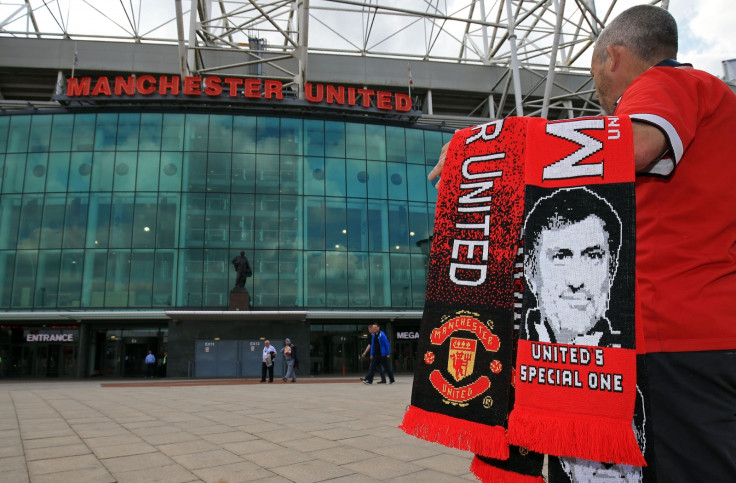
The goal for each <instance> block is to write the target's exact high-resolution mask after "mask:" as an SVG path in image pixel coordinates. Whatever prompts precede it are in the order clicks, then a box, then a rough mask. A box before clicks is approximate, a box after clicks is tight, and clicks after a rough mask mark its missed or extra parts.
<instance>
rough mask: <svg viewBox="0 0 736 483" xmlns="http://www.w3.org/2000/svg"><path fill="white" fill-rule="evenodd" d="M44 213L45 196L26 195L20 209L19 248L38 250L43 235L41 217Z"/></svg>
mask: <svg viewBox="0 0 736 483" xmlns="http://www.w3.org/2000/svg"><path fill="white" fill-rule="evenodd" d="M42 213H43V195H25V196H23V204H22V206H21V209H20V221H19V225H18V226H19V230H18V248H19V249H36V248H38V239H39V235H40V234H41V227H40V222H41V215H42Z"/></svg>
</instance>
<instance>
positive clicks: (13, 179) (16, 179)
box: [2, 153, 27, 193]
mask: <svg viewBox="0 0 736 483" xmlns="http://www.w3.org/2000/svg"><path fill="white" fill-rule="evenodd" d="M26 157H27V155H26V154H25V153H24V154H8V155H7V156H5V170H4V172H3V186H2V188H3V193H21V192H22V190H23V178H24V177H25V172H26Z"/></svg>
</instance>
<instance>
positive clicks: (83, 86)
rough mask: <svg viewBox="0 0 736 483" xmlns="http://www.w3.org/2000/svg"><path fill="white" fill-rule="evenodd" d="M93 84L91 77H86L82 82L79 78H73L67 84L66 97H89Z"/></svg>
mask: <svg viewBox="0 0 736 483" xmlns="http://www.w3.org/2000/svg"><path fill="white" fill-rule="evenodd" d="M91 83H92V79H90V78H89V77H84V78H82V80H81V81H80V80H79V78H77V77H72V78H70V79H69V82H67V84H66V95H67V96H69V97H75V96H88V95H89V86H90V84H91Z"/></svg>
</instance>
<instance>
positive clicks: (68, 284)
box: [57, 250, 84, 307]
mask: <svg viewBox="0 0 736 483" xmlns="http://www.w3.org/2000/svg"><path fill="white" fill-rule="evenodd" d="M83 266H84V252H82V251H81V250H74V251H71V250H65V251H63V252H61V266H60V269H59V298H58V302H57V306H59V307H80V306H81V300H82V268H83Z"/></svg>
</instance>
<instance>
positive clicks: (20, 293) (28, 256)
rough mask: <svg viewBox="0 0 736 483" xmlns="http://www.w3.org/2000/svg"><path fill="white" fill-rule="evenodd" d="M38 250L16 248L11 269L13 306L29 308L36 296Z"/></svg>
mask: <svg viewBox="0 0 736 483" xmlns="http://www.w3.org/2000/svg"><path fill="white" fill-rule="evenodd" d="M37 264H38V250H18V252H17V255H16V257H15V269H14V270H13V278H12V280H13V296H12V300H11V306H12V307H13V308H31V307H32V306H33V299H34V298H35V296H36V293H35V290H36V286H35V285H36V283H35V282H36V266H37Z"/></svg>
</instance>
